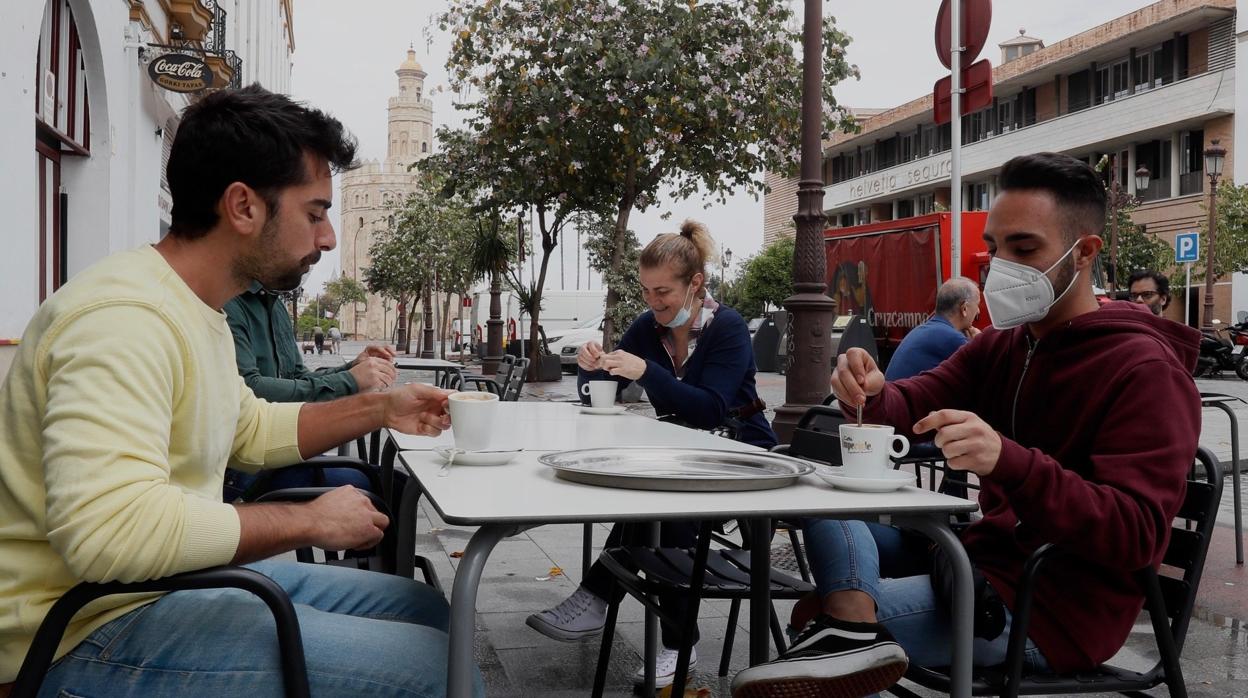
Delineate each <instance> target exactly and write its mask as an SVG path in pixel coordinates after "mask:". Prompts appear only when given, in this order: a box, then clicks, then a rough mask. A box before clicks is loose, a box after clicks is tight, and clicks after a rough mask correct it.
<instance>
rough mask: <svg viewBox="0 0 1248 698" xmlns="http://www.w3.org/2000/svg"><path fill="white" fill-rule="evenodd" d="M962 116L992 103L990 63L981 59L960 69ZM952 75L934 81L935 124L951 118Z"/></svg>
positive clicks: (933, 105) (933, 106) (933, 107)
mask: <svg viewBox="0 0 1248 698" xmlns="http://www.w3.org/2000/svg"><path fill="white" fill-rule="evenodd" d="M962 89H963V90H965V92H963V93H962V109H961V111H962V116H967V115H969V114H971V113H973V112H976V111H979V110H980V109H983V108H984V107H986V106H989V105H990V104H992V63H990V62H988V60H986V59H985V60H982V61H980V62H978V63H976V64H974V65H972V66H971V67H969V68H965V69H963V71H962ZM952 90H953V77H952V76H950V77H947V78H941V79H939V80H937V81H936V89H935V91H934V94H933V103H932V111H933V112H934V116H935V120H936V123H937V124H944V123H948V122H949V121H950V120H951V119H952V118H953V95H952Z"/></svg>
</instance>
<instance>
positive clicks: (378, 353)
mask: <svg viewBox="0 0 1248 698" xmlns="http://www.w3.org/2000/svg"><path fill="white" fill-rule="evenodd" d="M365 357H372V358H375V359H385V360H386V361H394V350H393V349H391V348H390V347H388V346H385V345H382V344H370V345H368V346H366V347H364V351H362V352H360V355H359V356H357V357H355V359H356V361H363V360H364V358H365Z"/></svg>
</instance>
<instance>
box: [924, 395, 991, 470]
mask: <svg viewBox="0 0 1248 698" xmlns="http://www.w3.org/2000/svg"><path fill="white" fill-rule="evenodd" d="M933 430H934V431H935V432H936V446H937V447H938V448H940V450H941V452H943V453H944V454H945V461H946V462H947V463H949V467H950V468H953V469H954V470H968V471H970V472H972V473H975V474H976V475H978V476H980V477H986V476H988V475H990V474H991V473H992V471H993V470H994V469H996V467H997V459H998V458H1000V457H1001V435H1000V434H998V433H997V431H996V430H995V429H993V428H992V427H990V426H988V423H987V422H985V421H984V420H982V419H980V418H979V415H977V414H975V413H974V412H962V411H960V410H939V411H937V412H933V413H931V414H929V415H927V416H926V417H924V418H923V419H920V420H919V422H918V424H915V425H914V433H915V434H922V433H924V432H929V431H933Z"/></svg>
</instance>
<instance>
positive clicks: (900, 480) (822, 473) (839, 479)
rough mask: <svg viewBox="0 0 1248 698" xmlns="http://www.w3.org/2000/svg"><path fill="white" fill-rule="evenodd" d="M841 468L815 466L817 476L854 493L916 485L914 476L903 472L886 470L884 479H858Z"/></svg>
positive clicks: (882, 490)
mask: <svg viewBox="0 0 1248 698" xmlns="http://www.w3.org/2000/svg"><path fill="white" fill-rule="evenodd" d="M840 470H841V469H840V468H833V467H829V466H818V465H817V466H815V474H816V475H818V476H819V477H820V478H821V479H822V480H823V481H824V482H826V483H828V484H829V485H832V486H833V487H835V488H837V489H842V490H850V491H852V492H892V491H893V490H899V489H901V488H902V487H906V486H907V485H914V474H913V473H907V472H903V471H901V470H885V471H884V473H885V474H884V475H883V476H882V477H857V476H854V475H845V474H843V473H841V472H840Z"/></svg>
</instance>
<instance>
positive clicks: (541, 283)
mask: <svg viewBox="0 0 1248 698" xmlns="http://www.w3.org/2000/svg"><path fill="white" fill-rule="evenodd" d="M543 237H545V236H543ZM553 251H554V249H553V246H552V249H546V247H545V245H543V246H542V265H541V269H540V270H539V271H538V276H537V284H536V285H535V286H534V287H533V313H532V314H531V315H530V316H529V378H528V379H529V380H531V381H536V380H537V377H538V375H539V374H538V368H539V367H538V364H539V363H540V358H541V355H542V353H541V351H540V349H539V348H538V345H537V340H538V335H539V330H538V327H539V326H540V325H541V317H540V316H541V314H542V289H543V288H544V287H545V285H546V268H547V267H548V266H549V265H550V253H551V252H553Z"/></svg>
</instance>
